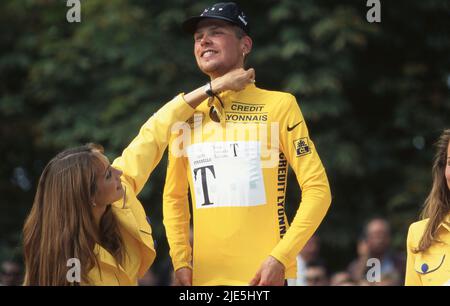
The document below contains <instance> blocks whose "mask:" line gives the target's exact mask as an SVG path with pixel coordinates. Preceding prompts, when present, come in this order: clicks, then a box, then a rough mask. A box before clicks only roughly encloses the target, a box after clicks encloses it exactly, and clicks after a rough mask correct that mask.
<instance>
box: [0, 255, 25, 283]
mask: <svg viewBox="0 0 450 306" xmlns="http://www.w3.org/2000/svg"><path fill="white" fill-rule="evenodd" d="M22 282H23V275H22V266H21V265H20V264H19V263H18V262H16V261H13V260H5V261H3V262H2V264H1V267H0V286H20V285H22Z"/></svg>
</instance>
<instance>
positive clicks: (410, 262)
mask: <svg viewBox="0 0 450 306" xmlns="http://www.w3.org/2000/svg"><path fill="white" fill-rule="evenodd" d="M414 238H415V237H414V229H413V224H412V225H411V226H410V227H409V230H408V237H407V238H406V253H407V259H406V275H405V286H422V281H421V280H420V277H419V275H418V274H417V272H416V270H415V269H414V259H415V256H416V254H414V253H413V252H412V250H413V249H414V248H415V247H417V245H414V241H415V239H414Z"/></svg>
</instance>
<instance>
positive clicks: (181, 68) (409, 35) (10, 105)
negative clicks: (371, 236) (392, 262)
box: [0, 0, 450, 270]
mask: <svg viewBox="0 0 450 306" xmlns="http://www.w3.org/2000/svg"><path fill="white" fill-rule="evenodd" d="M212 3H213V2H212V1H185V0H168V1H145V0H109V1H99V0H84V1H83V0H82V1H81V23H68V22H67V21H66V13H67V10H68V7H66V1H62V0H59V1H57V0H3V1H1V2H0V25H1V28H2V31H1V33H0V46H1V48H0V137H1V142H0V148H1V151H0V154H1V155H0V157H1V161H2V163H1V164H0V193H1V195H2V197H1V199H0V211H1V214H0V257H1V258H7V257H11V256H14V254H15V255H18V256H20V231H21V227H22V224H23V221H24V219H25V217H26V215H27V213H28V211H29V209H30V207H31V204H32V200H33V196H34V192H35V188H36V183H37V180H38V178H39V175H40V173H41V171H42V169H43V166H44V165H45V164H46V163H47V162H48V160H49V159H50V158H51V157H52V156H53V155H55V154H56V153H57V152H58V151H60V150H62V149H63V148H66V147H70V146H75V145H80V144H83V143H86V142H96V143H100V144H102V145H103V146H104V147H105V148H106V151H107V155H109V157H110V158H114V157H116V156H118V155H119V154H120V152H121V151H122V150H123V149H124V148H125V147H126V145H127V144H128V143H129V142H130V141H131V139H132V138H133V137H134V136H135V135H136V134H137V132H138V129H139V127H140V125H141V124H142V123H143V122H145V121H146V119H147V118H148V117H149V116H150V115H151V114H153V113H154V112H155V111H156V110H157V109H158V108H159V107H161V106H162V105H163V103H165V102H166V101H168V100H170V99H171V98H172V97H173V96H175V95H176V94H177V93H179V92H181V91H185V92H188V91H190V90H191V89H194V88H196V87H198V86H199V85H201V84H202V83H204V82H205V81H206V80H207V79H206V76H204V75H202V74H201V73H200V72H199V70H198V69H197V67H196V64H195V60H194V57H193V40H192V38H191V37H189V36H186V35H185V34H183V33H182V31H181V29H180V23H181V21H182V20H184V19H185V18H186V17H188V16H190V15H196V14H198V13H200V12H201V11H202V10H203V8H205V7H206V6H208V5H210V4H212ZM239 3H240V5H241V6H242V8H243V9H244V11H245V12H246V14H247V15H248V16H249V18H250V21H251V27H252V38H253V41H254V49H253V51H252V53H251V55H250V58H249V62H248V66H251V67H254V68H255V70H256V75H257V77H256V80H257V85H258V86H259V87H263V88H267V89H274V90H283V91H288V92H291V93H293V94H294V95H296V97H297V100H298V101H299V104H300V107H301V109H302V111H303V113H304V116H305V118H306V120H307V123H308V127H309V130H310V134H311V136H312V138H313V140H314V141H315V143H316V146H317V148H318V151H319V153H320V156H321V159H322V161H323V163H324V165H325V166H326V169H327V173H328V176H329V180H330V183H331V188H332V193H333V203H332V207H331V210H330V211H329V214H328V215H327V217H326V219H325V220H324V222H323V224H322V226H321V227H320V229H319V234H320V236H321V237H322V243H323V252H324V255H325V257H326V259H328V261H329V264H330V267H331V268H332V269H333V270H337V269H342V268H345V265H346V264H347V263H348V262H349V261H350V260H351V259H352V257H353V256H354V255H355V243H356V240H357V238H358V235H359V233H360V231H361V228H362V226H363V224H364V222H365V221H366V220H367V219H368V218H370V217H371V216H375V215H381V216H385V217H387V218H388V220H389V221H390V222H391V223H392V226H393V231H394V241H393V242H394V246H395V247H396V248H398V249H399V250H402V249H403V246H404V242H405V236H406V230H407V227H408V224H409V223H411V222H413V221H415V220H416V219H417V217H418V212H419V210H420V207H421V205H422V203H423V201H424V199H425V197H426V194H427V192H428V191H429V189H430V185H431V175H430V170H431V163H432V156H433V153H434V149H433V147H432V145H433V143H434V142H435V140H436V139H437V137H438V136H439V134H440V133H441V131H442V130H443V129H444V128H449V127H450V123H449V119H450V99H449V88H450V56H449V54H450V35H449V34H450V33H449V29H450V18H449V12H450V5H449V2H448V1H446V0H430V1H421V0H409V1H406V0H397V1H387V0H386V1H381V8H382V12H381V18H382V19H381V23H368V22H367V21H366V13H367V10H368V7H366V1H363V0H354V1H331V0H314V1H313V0H280V1H275V0H259V1H240V2H239ZM165 167H166V159H164V160H163V161H162V162H161V164H160V165H159V166H158V168H157V169H156V170H155V172H154V173H153V174H152V176H151V178H150V182H149V183H148V184H147V186H146V188H145V189H144V191H143V192H142V194H141V195H140V198H141V200H142V203H143V204H144V205H145V208H146V211H147V213H148V214H149V216H150V218H151V221H152V226H153V230H154V237H155V239H156V241H157V244H158V257H157V261H156V264H155V268H156V269H157V268H158V267H160V266H162V265H163V263H164V262H165V261H167V258H168V250H167V241H166V239H165V234H164V228H163V226H162V221H161V220H162V213H161V197H162V189H163V184H164V176H165ZM288 186H289V189H288V203H287V208H288V213H289V215H290V216H292V214H293V212H295V210H296V209H297V206H298V201H299V199H300V192H299V188H298V186H297V183H296V181H295V178H294V176H292V175H291V176H290V178H289V183H288Z"/></svg>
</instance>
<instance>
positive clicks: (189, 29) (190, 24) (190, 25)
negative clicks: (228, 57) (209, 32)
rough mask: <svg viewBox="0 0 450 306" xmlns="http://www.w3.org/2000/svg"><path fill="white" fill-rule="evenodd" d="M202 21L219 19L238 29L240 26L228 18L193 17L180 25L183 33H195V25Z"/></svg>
mask: <svg viewBox="0 0 450 306" xmlns="http://www.w3.org/2000/svg"><path fill="white" fill-rule="evenodd" d="M203 19H220V20H224V21H228V22H229V23H232V24H234V25H237V26H238V27H240V25H239V24H237V23H236V22H235V21H234V20H231V19H229V18H226V17H222V16H195V17H191V18H189V19H187V20H185V21H184V22H183V23H182V25H181V27H182V28H183V31H184V32H186V33H188V34H194V33H195V31H196V30H197V24H198V23H199V22H200V21H201V20H203ZM244 31H245V30H244Z"/></svg>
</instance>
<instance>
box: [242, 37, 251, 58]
mask: <svg viewBox="0 0 450 306" xmlns="http://www.w3.org/2000/svg"><path fill="white" fill-rule="evenodd" d="M252 46H253V41H252V39H251V38H250V36H248V35H245V36H244V37H242V38H241V48H242V53H245V54H249V53H250V52H251V51H252Z"/></svg>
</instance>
